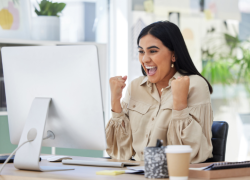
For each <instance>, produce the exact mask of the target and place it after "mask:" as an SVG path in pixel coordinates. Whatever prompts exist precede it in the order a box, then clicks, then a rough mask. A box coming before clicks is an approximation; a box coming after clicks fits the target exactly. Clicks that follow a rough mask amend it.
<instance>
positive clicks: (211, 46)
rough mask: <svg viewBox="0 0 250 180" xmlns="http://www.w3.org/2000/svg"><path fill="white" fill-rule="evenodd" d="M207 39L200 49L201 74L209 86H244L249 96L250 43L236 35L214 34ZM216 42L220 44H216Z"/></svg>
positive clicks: (213, 32) (211, 32)
mask: <svg viewBox="0 0 250 180" xmlns="http://www.w3.org/2000/svg"><path fill="white" fill-rule="evenodd" d="M208 34H213V37H212V38H211V37H210V38H208V40H207V41H206V42H205V43H204V44H205V45H206V46H205V47H203V48H202V59H203V64H204V66H203V70H202V72H201V74H202V75H203V76H204V77H206V78H207V79H208V80H209V81H210V83H211V84H223V85H230V84H239V83H241V84H244V86H245V88H246V90H247V91H248V92H249V94H250V52H249V49H250V42H249V41H248V40H245V41H241V40H240V39H239V36H238V34H237V33H235V34H236V35H235V36H233V35H231V34H229V33H222V34H221V33H219V34H216V32H215V31H208ZM216 40H218V42H220V43H216Z"/></svg>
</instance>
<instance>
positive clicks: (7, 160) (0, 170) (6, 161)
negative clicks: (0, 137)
mask: <svg viewBox="0 0 250 180" xmlns="http://www.w3.org/2000/svg"><path fill="white" fill-rule="evenodd" d="M31 141H34V139H33V140H30V141H25V142H24V143H23V144H21V145H20V146H18V147H17V148H16V149H15V150H14V151H13V152H12V153H11V154H10V155H9V157H8V158H7V159H6V160H5V161H4V163H3V165H2V167H1V169H0V174H1V172H2V170H3V168H4V166H5V165H6V164H7V163H8V162H9V160H10V158H11V157H12V156H13V155H14V154H15V153H16V152H17V150H18V149H19V148H20V147H22V146H23V145H24V144H26V143H27V142H31Z"/></svg>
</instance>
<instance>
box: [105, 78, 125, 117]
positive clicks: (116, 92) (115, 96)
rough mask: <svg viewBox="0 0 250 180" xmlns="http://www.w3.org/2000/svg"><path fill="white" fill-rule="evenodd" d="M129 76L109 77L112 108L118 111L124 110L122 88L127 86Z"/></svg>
mask: <svg viewBox="0 0 250 180" xmlns="http://www.w3.org/2000/svg"><path fill="white" fill-rule="evenodd" d="M126 80H127V76H124V77H122V76H116V77H112V78H110V79H109V84H110V90H111V106H112V110H113V111H114V112H116V113H120V112H121V111H122V107H121V103H120V100H121V98H122V90H123V89H124V88H125V86H126V84H125V82H126Z"/></svg>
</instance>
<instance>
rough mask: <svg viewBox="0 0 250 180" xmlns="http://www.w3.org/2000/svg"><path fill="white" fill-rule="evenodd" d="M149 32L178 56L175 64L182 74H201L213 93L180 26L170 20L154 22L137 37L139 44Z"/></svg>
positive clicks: (143, 72) (144, 73)
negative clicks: (189, 48)
mask: <svg viewBox="0 0 250 180" xmlns="http://www.w3.org/2000/svg"><path fill="white" fill-rule="evenodd" d="M147 34H151V35H153V36H154V37H156V38H158V39H159V40H161V42H162V43H163V44H164V45H165V46H166V47H167V48H168V49H169V50H171V51H174V53H175V58H176V61H175V62H174V66H175V68H176V70H177V71H178V72H179V73H180V74H182V75H187V76H188V75H199V76H200V77H202V78H203V79H204V80H205V81H206V82H207V84H208V87H209V91H210V93H211V94H212V93H213V88H212V86H211V84H210V83H209V82H208V80H207V79H206V78H204V77H203V76H202V75H201V74H200V73H199V71H198V70H197V69H196V67H195V66H194V63H193V61H192V59H191V57H190V55H189V53H188V50H187V46H186V44H185V42H184V39H183V37H182V34H181V32H180V29H179V28H178V26H176V25H175V24H173V23H171V22H169V21H158V22H155V23H152V24H150V25H148V26H146V27H145V28H143V29H142V31H141V32H140V34H139V36H138V39H137V45H139V41H140V39H141V38H142V37H143V36H145V35H147ZM141 70H142V74H143V75H144V76H147V73H146V72H145V71H144V69H143V67H142V66H141Z"/></svg>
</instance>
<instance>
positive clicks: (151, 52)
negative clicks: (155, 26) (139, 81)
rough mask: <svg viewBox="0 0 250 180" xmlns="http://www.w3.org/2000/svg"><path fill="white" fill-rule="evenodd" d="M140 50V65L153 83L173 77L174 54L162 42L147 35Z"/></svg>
mask: <svg viewBox="0 0 250 180" xmlns="http://www.w3.org/2000/svg"><path fill="white" fill-rule="evenodd" d="M138 49H139V60H140V63H141V65H142V67H143V68H144V71H145V72H146V73H147V76H148V80H149V81H150V82H151V83H158V82H160V81H162V80H164V78H167V77H168V76H169V75H172V76H173V72H175V68H171V65H172V63H173V62H174V61H175V57H174V52H172V51H170V50H169V49H168V48H167V47H166V46H164V45H163V43H162V42H161V40H159V39H157V38H156V37H154V36H152V35H151V34H147V35H145V36H143V37H142V38H141V39H140V41H139V46H138ZM168 80H169V78H168Z"/></svg>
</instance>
